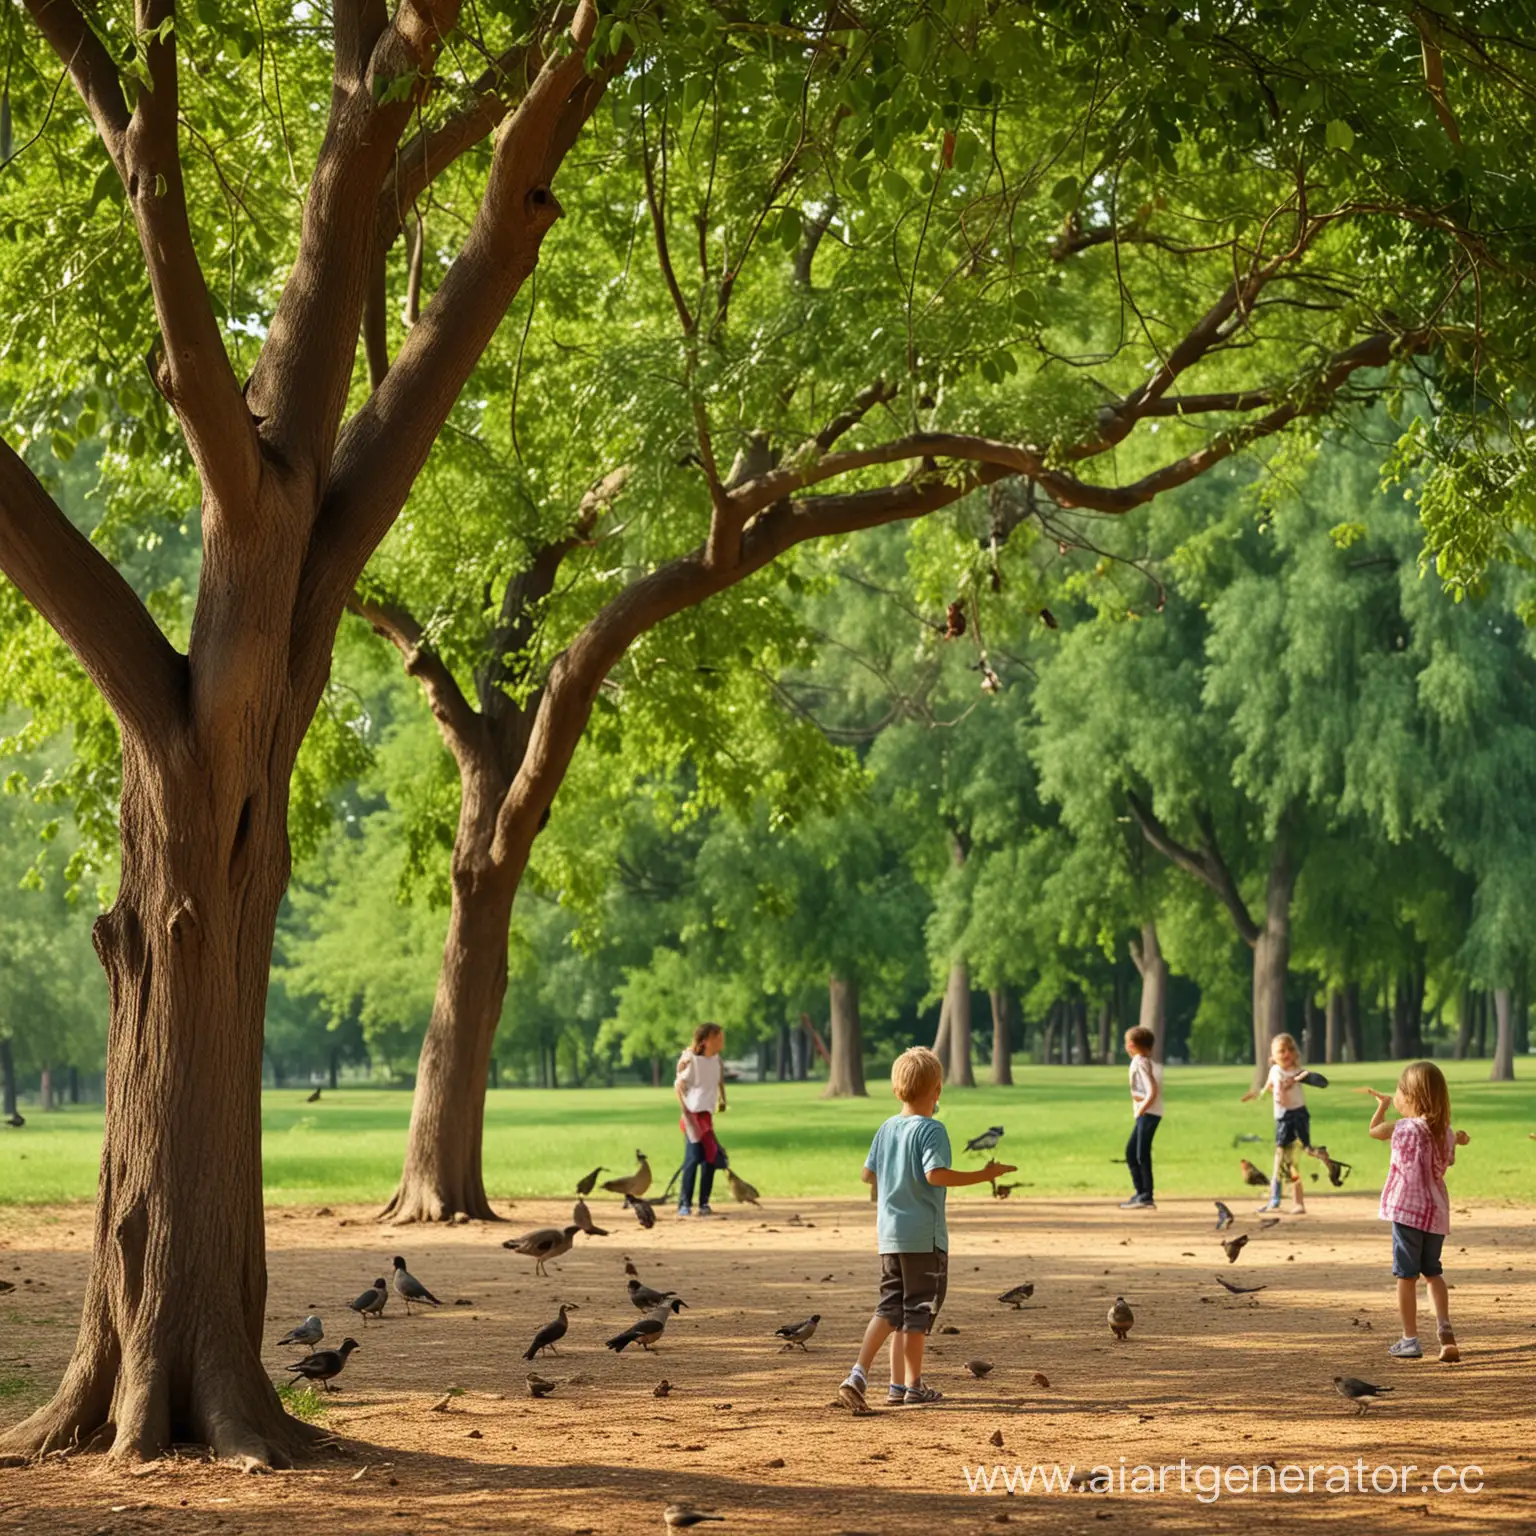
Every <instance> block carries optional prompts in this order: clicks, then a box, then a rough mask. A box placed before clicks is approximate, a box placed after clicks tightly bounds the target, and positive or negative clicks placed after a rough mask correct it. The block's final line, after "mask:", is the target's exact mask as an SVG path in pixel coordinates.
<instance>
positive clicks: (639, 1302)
mask: <svg viewBox="0 0 1536 1536" xmlns="http://www.w3.org/2000/svg"><path fill="white" fill-rule="evenodd" d="M676 1295H677V1292H676V1291H653V1290H652V1289H651V1288H650V1286H648V1285H641V1284H640V1282H639V1281H638V1280H631V1281H630V1282H629V1299H630V1300H631V1301H632V1302H634V1304H635V1305H636V1307H638V1308H639V1309H640V1311H642V1312H651V1311H654V1310H655V1309H656V1308H657V1307H664V1306H666V1304H667V1303H668V1302H669V1301H671V1300H672V1299H673V1297H675V1296H676Z"/></svg>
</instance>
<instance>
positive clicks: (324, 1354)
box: [288, 1339, 359, 1392]
mask: <svg viewBox="0 0 1536 1536" xmlns="http://www.w3.org/2000/svg"><path fill="white" fill-rule="evenodd" d="M358 1347H359V1345H358V1342H357V1340H356V1339H343V1340H342V1341H341V1348H340V1349H317V1350H316V1351H315V1352H314V1354H312V1355H305V1356H304V1358H303V1359H302V1360H296V1361H295V1362H294V1363H293V1364H292V1365H290V1366H289V1367H288V1369H289V1370H290V1371H292V1372H293V1373H294V1374H295V1375H296V1376H302V1377H303V1378H304V1379H305V1380H306V1381H318V1382H319V1383H320V1385H321V1386H322V1387H324V1388H325V1390H326V1391H327V1392H334V1391H335V1390H336V1389H335V1387H333V1386H332V1385H331V1381H332V1379H333V1378H334V1377H337V1376H340V1375H341V1372H342V1368H343V1367H344V1366H345V1365H346V1363H347V1356H348V1355H350V1354H351V1353H352V1351H353V1350H354V1349H357V1348H358Z"/></svg>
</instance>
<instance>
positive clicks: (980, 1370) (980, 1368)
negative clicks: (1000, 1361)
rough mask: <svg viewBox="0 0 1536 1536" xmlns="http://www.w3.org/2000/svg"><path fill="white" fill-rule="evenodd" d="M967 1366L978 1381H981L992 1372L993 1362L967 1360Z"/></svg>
mask: <svg viewBox="0 0 1536 1536" xmlns="http://www.w3.org/2000/svg"><path fill="white" fill-rule="evenodd" d="M965 1368H966V1370H968V1371H969V1372H970V1373H971V1375H972V1376H974V1377H975V1378H976V1380H977V1381H981V1380H982V1379H983V1378H984V1377H986V1376H988V1375H990V1374H991V1372H992V1362H991V1361H990V1360H967V1361H966V1362H965Z"/></svg>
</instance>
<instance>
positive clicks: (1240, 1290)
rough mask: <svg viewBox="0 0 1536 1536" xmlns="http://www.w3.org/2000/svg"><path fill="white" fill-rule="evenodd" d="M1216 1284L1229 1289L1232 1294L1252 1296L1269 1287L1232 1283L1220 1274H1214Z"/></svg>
mask: <svg viewBox="0 0 1536 1536" xmlns="http://www.w3.org/2000/svg"><path fill="white" fill-rule="evenodd" d="M1216 1284H1217V1285H1219V1286H1222V1287H1223V1288H1225V1289H1226V1290H1229V1291H1231V1293H1232V1294H1233V1295H1234V1296H1252V1295H1254V1294H1255V1293H1257V1292H1259V1291H1267V1290H1268V1289H1269V1287H1268V1286H1267V1285H1233V1284H1232V1282H1231V1281H1230V1280H1223V1279H1222V1277H1221V1276H1220V1275H1217V1276H1216Z"/></svg>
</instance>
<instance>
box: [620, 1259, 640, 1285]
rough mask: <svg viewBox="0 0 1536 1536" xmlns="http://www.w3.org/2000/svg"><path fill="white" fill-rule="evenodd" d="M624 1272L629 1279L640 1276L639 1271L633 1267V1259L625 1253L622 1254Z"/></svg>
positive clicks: (635, 1278) (636, 1278)
mask: <svg viewBox="0 0 1536 1536" xmlns="http://www.w3.org/2000/svg"><path fill="white" fill-rule="evenodd" d="M624 1273H625V1274H626V1275H628V1276H629V1278H630V1279H631V1280H638V1279H639V1278H640V1271H639V1270H638V1269H636V1268H635V1261H634V1260H633V1259H632V1258H630V1256H629V1255H628V1254H627V1253H626V1254H625V1255H624Z"/></svg>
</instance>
